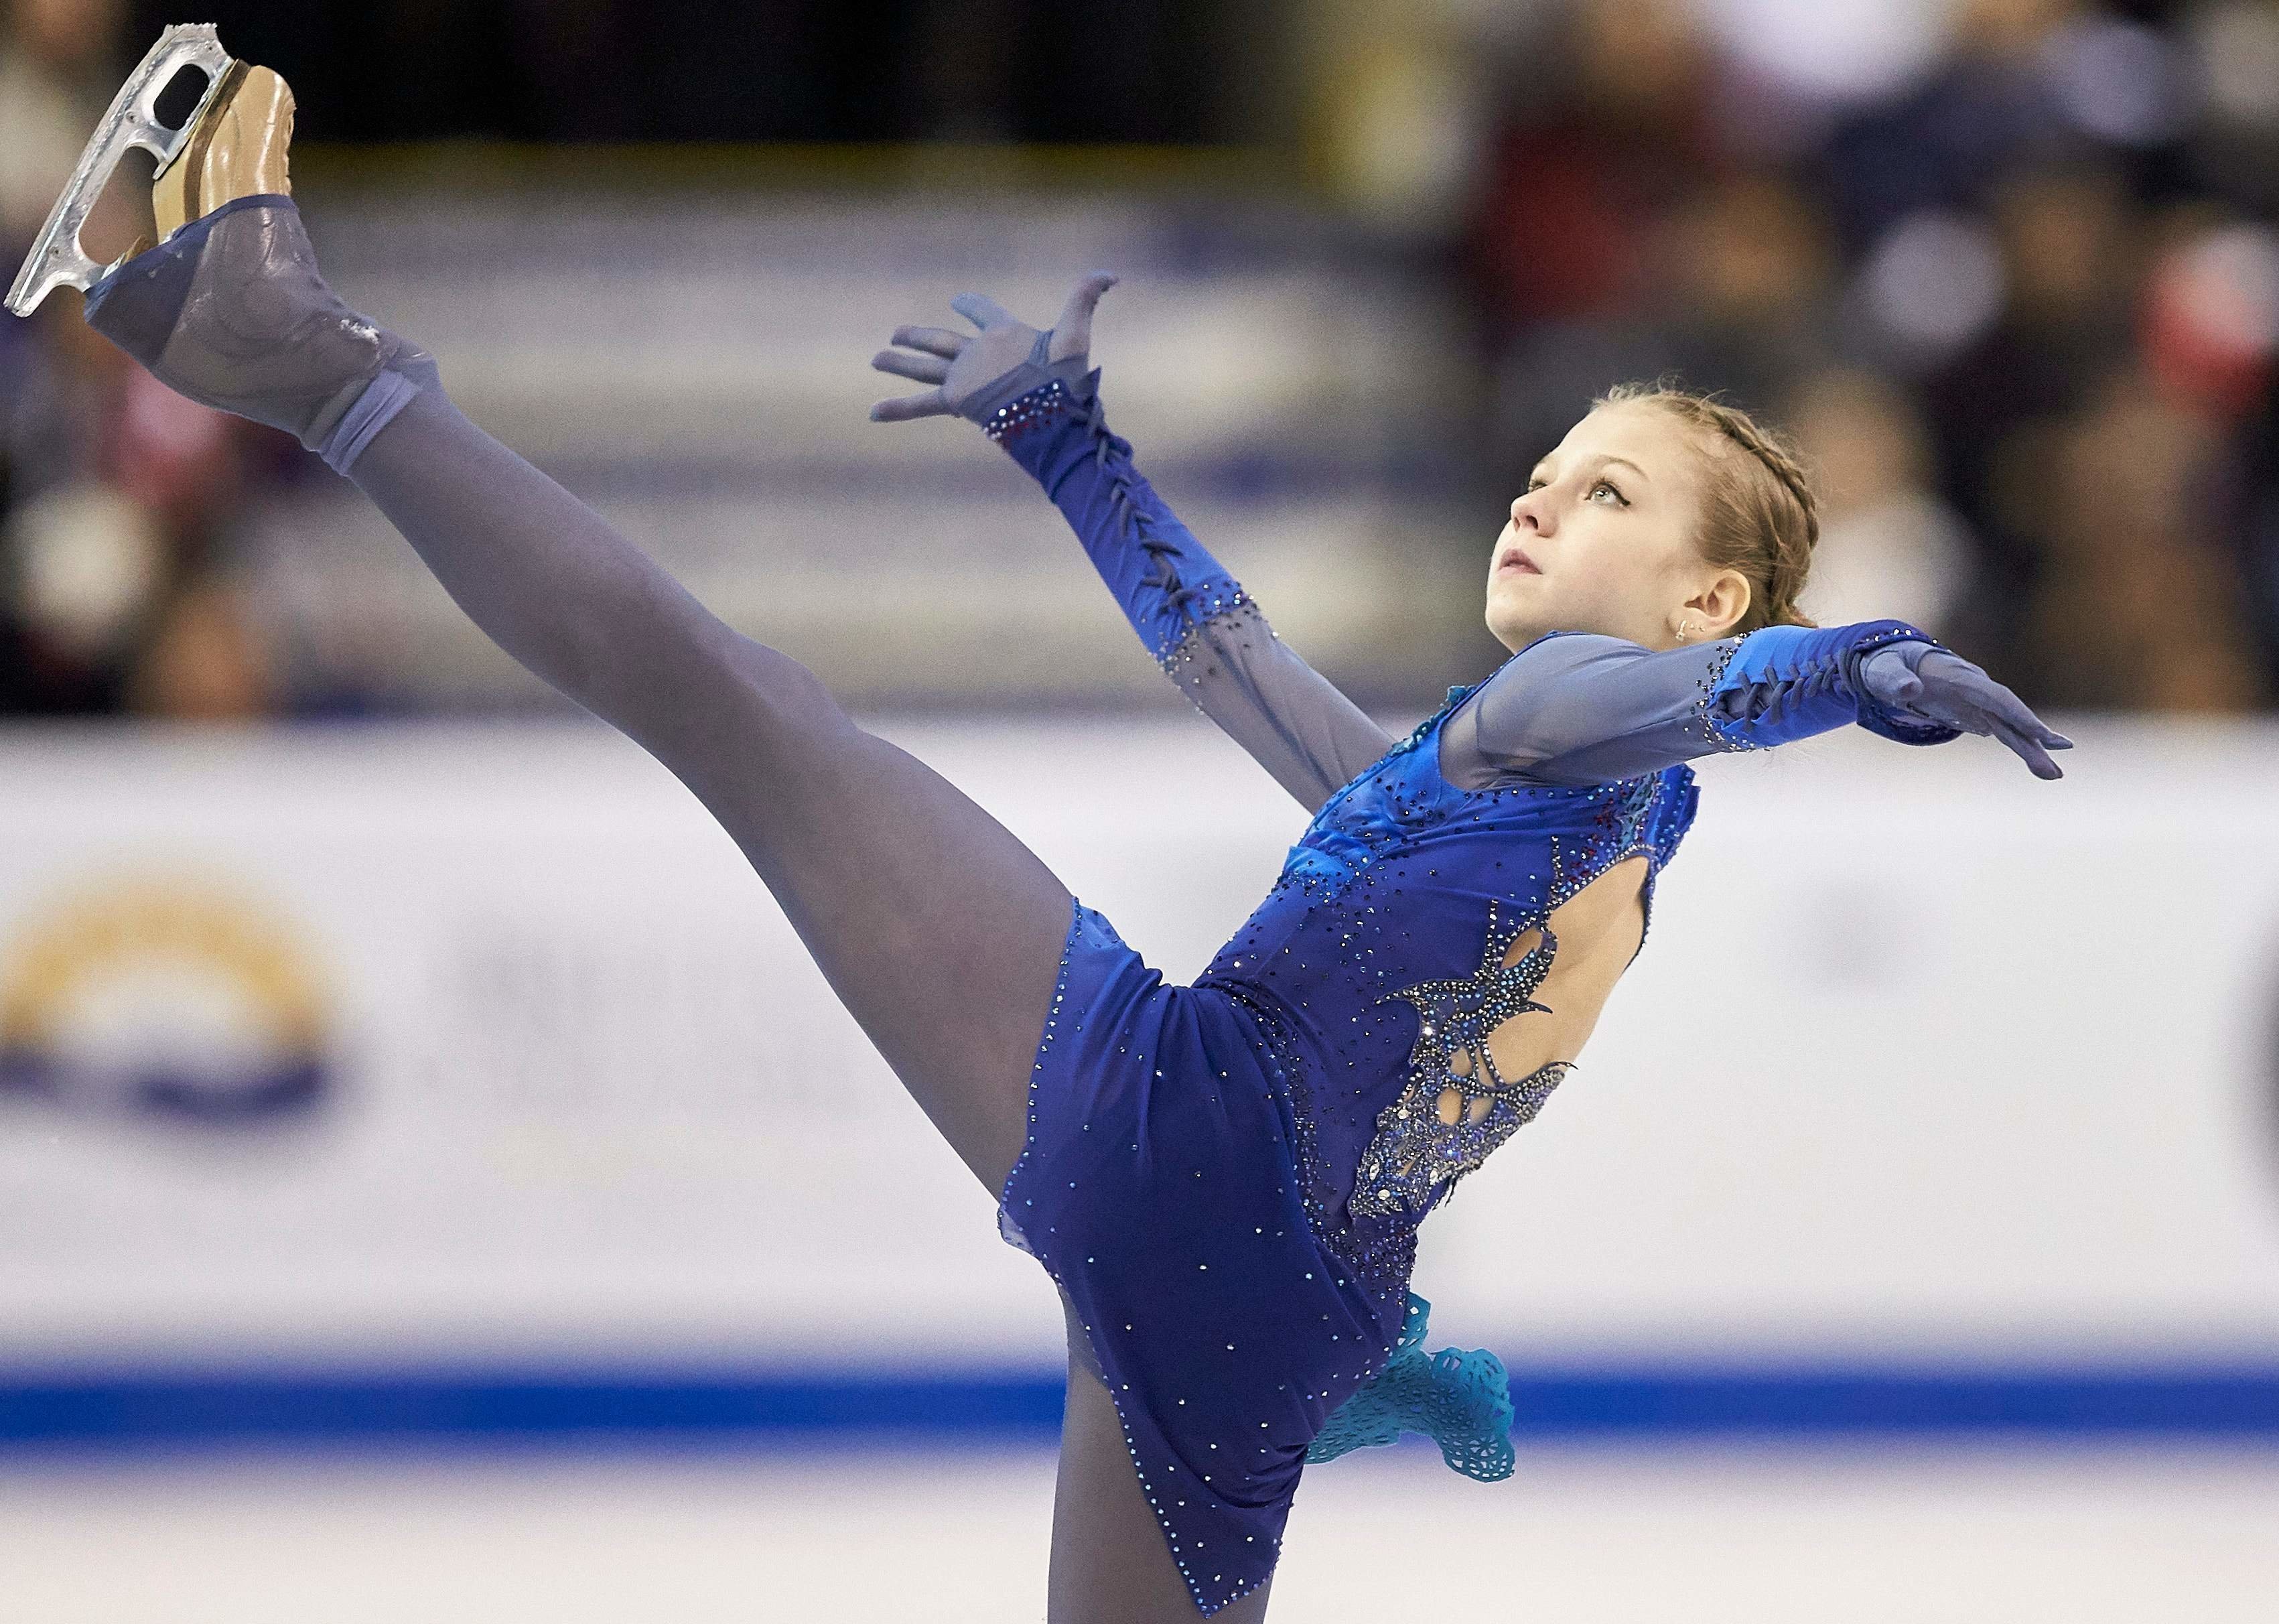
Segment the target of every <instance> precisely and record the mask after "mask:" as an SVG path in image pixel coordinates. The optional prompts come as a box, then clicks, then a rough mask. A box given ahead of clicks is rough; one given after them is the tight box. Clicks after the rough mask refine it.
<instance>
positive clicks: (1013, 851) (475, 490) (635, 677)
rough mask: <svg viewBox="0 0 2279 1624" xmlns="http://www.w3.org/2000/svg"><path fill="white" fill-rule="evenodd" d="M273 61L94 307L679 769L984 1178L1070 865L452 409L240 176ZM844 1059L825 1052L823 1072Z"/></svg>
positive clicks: (1065, 910) (283, 210)
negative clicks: (335, 491) (172, 206)
mask: <svg viewBox="0 0 2279 1624" xmlns="http://www.w3.org/2000/svg"><path fill="white" fill-rule="evenodd" d="M266 80H267V82H265V81H264V80H263V79H261V78H257V77H251V76H249V77H247V78H245V79H242V80H241V81H239V82H238V85H237V87H236V90H235V93H234V95H232V96H227V97H221V96H218V97H216V98H214V99H213V100H212V101H211V103H210V104H209V107H208V112H207V115H206V116H207V117H208V118H209V119H217V120H224V121H226V122H224V123H222V124H221V125H220V126H219V132H218V135H217V138H216V139H214V140H211V141H208V142H205V143H204V145H203V149H202V150H201V156H200V158H199V159H198V163H197V167H196V173H195V174H190V175H185V176H181V177H180V178H177V179H176V180H175V181H174V189H173V192H172V193H171V194H166V195H162V196H161V198H160V207H161V209H162V210H163V209H164V208H165V207H166V206H167V203H166V196H169V195H170V196H173V197H174V198H175V199H176V200H177V202H178V204H179V203H180V199H183V198H188V199H189V200H190V203H191V204H203V205H204V206H205V208H206V212H204V213H203V215H202V216H201V217H200V218H197V219H194V220H193V221H192V222H191V223H190V224H189V225H188V226H187V227H184V228H182V229H180V230H179V231H177V232H175V233H174V234H173V235H172V236H170V237H169V238H168V239H167V240H166V241H165V242H163V243H161V244H160V246H159V247H157V248H156V249H154V250H150V251H149V252H147V253H145V254H142V255H141V256H140V257H138V258H134V259H133V260H131V261H129V262H128V263H127V264H126V265H124V266H119V268H118V269H117V270H115V271H113V272H112V273H111V274H109V275H108V276H106V277H105V278H104V279H103V281H100V282H98V283H97V284H96V287H95V288H94V289H92V290H91V291H90V294H89V296H88V311H87V314H88V320H89V322H91V323H92V324H93V325H94V326H95V327H97V328H98V329H99V330H100V331H102V332H103V333H104V334H105V335H107V336H109V337H110V338H111V339H112V340H113V341H115V342H116V343H119V345H120V347H121V348H123V349H125V350H127V351H128V352H129V353H130V354H132V355H133V356H134V357H135V358H136V359H138V360H140V361H142V363H143V364H144V365H145V366H149V367H150V370H151V371H152V372H153V373H156V374H157V376H158V377H159V378H160V379H162V380H163V381H165V382H166V383H168V384H169V385H171V386H173V388H174V389H177V390H179V391H180V392H181V393H182V394H184V395H187V396H190V397H191V398H193V399H196V400H199V401H202V402H204V403H205V404H210V405H214V406H219V407H221V408H223V409H225V410H227V411H231V412H237V413H239V414H240V415H242V416H245V417H249V418H252V419H256V420H257V421H261V422H265V423H268V424H271V425H272V426H274V427H281V428H284V429H287V430H288V431H289V432H291V433H293V434H294V435H296V436H298V437H299V439H300V440H301V442H302V443H303V444H304V445H306V446H308V447H310V448H311V450H317V451H318V452H320V453H321V454H322V455H323V456H324V457H325V459H326V462H327V463H329V464H330V465H331V466H333V467H334V468H335V469H337V470H339V471H341V472H342V473H346V474H347V475H348V476H349V478H350V479H352V480H354V481H356V482H357V485H358V486H360V487H361V488H362V489H364V491H365V492H366V493H367V494H368V495H369V496H371V497H372V499H373V500H374V501H375V502H376V503H377V504H379V505H380V509H381V511H382V512H385V513H386V514H387V515H388V519H389V520H391V522H393V523H394V524H395V527H396V528H397V529H398V530H400V531H401V532H402V533H403V535H404V536H405V538H406V539H407V540H408V541H410V542H411V545H412V546H413V547H414V548H415V549H417V550H418V553H419V555H420V557H421V558H423V559H424V560H425V561H426V564H427V565H428V566H429V567H430V568H431V569H432V570H433V571H434V573H435V576H436V578H437V579H438V580H439V581H441V582H442V584H443V586H444V587H445V589H447V590H449V593H450V594H451V596H452V597H453V598H454V599H455V600H456V601H457V603H458V604H459V605H460V606H461V607H462V608H463V609H464V610H465V611H466V612H467V613H468V614H469V615H470V616H471V617H472V619H473V620H474V621H475V622H476V624H477V625H479V626H480V627H482V629H483V630H484V631H485V632H486V633H487V634H488V635H490V636H491V637H492V638H493V639H494V640H495V642H497V643H499V645H500V646H501V647H503V648H504V649H505V650H507V651H508V652H509V653H510V654H511V655H513V656H514V657H515V658H517V659H518V660H519V661H521V662H522V664H523V665H525V666H527V667H529V668H530V669H531V670H532V671H533V672H534V673H537V674H538V675H539V676H541V678H543V679H544V680H545V681H548V682H549V683H550V684H552V685H553V686H554V687H555V688H556V689H559V690H560V691H561V692H563V693H564V694H565V695H567V696H569V697H571V698H572V699H574V700H575V701H577V702H578V703H579V704H581V705H583V706H585V707H586V708H587V710H589V711H592V712H595V714H596V715H598V716H601V717H602V719H604V720H607V721H609V722H610V723H611V724H612V725H613V726H615V727H618V728H620V729H622V730H623V731H624V732H625V733H626V734H627V735H630V736H632V737H633V739H634V740H636V741H637V742H639V743H641V746H642V747H643V748H644V749H646V750H648V751H649V752H650V753H651V754H652V755H654V756H656V758H658V759H659V760H660V761H662V762H663V763H664V765H665V766H668V767H669V768H671V771H672V772H673V773H674V774H676V775H677V776H679V779H680V780H681V781H682V782H683V783H685V784H687V786H688V788H689V789H691V790H692V791H694V793H695V795H696V796H697V797H698V798H699V799H700V800H702V802H703V804H704V805H705V806H706V807H707V808H708V809H710V812H712V814H713V816H714V817H716V818H717V820H719V822H720V823H721V825H722V826H723V827H725V829H726V830H727V831H728V833H729V834H730V835H732V836H733V838H734V839H735V841H736V843H737V844H738V845H739V846H740V848H741V849H742V850H743V852H744V854H745V856H746V857H747V858H748V859H749V860H750V862H751V864H752V866H753V867H754V868H755V869H756V870H757V871H758V873H759V874H760V876H761V877H762V879H763V880H764V881H766V883H767V885H768V887H769V889H771V891H773V893H774V894H775V897H776V898H777V900H778V901H779V903H780V904H782V906H783V908H784V911H785V912H786V913H787V915H788V916H789V918H790V920H791V921H792V923H793V925H794V927H796V928H797V930H798V931H799V933H800V935H801V938H802V941H804V942H805V943H806V944H807V946H808V949H809V951H810V952H811V953H812V954H813V955H814V957H815V959H816V962H817V964H818V965H819V966H821V967H822V969H823V971H824V974H825V975H826V976H827V977H828V978H829V980H830V981H831V984H832V986H833V989H835V990H836V991H837V992H838V994H839V996H840V998H841V999H843V1000H844V1001H845V1003H846V1004H847V1006H848V1009H849V1010H850V1011H852V1012H854V1014H855V1016H856V1019H857V1020H859V1021H860V1022H861V1023H862V1026H863V1030H864V1031H865V1032H866V1033H867V1034H868V1035H870V1037H871V1041H872V1042H873V1043H875V1044H876V1045H877V1046H878V1048H879V1051H880V1052H881V1053H883V1054H884V1055H885V1056H886V1060H887V1061H888V1063H889V1064H890V1065H891V1066H893V1067H894V1070H895V1072H896V1074H898V1075H899V1076H900V1077H901V1078H902V1081H903V1082H904V1083H905V1085H906V1086H907V1087H908V1088H909V1091H910V1092H911V1094H912V1095H913V1096H914V1097H916V1098H917V1102H918V1104H919V1105H920V1106H921V1107H922V1108H923V1109H924V1110H925V1112H926V1113H927V1115H928V1116H929V1117H931V1118H932V1120H933V1121H934V1123H935V1125H936V1126H937V1127H938V1128H940V1130H941V1132H942V1133H943V1135H945V1136H946V1137H947V1138H948V1140H949V1142H950V1143H951V1145H952V1146H953V1147H954V1148H955V1150H956V1151H957V1153H958V1155H959V1156H960V1157H961V1158H963V1160H964V1161H965V1163H966V1165H967V1166H969V1167H970V1168H971V1170H972V1171H973V1173H974V1174H975V1175H976V1176H977V1177H978V1178H979V1179H980V1180H981V1181H983V1183H984V1184H985V1185H986V1187H987V1188H988V1189H990V1191H991V1192H992V1193H993V1194H994V1193H995V1192H996V1191H997V1190H998V1189H1000V1188H1001V1185H1002V1183H1003V1181H1004V1180H1005V1178H1006V1177H1007V1175H1008V1174H1009V1172H1010V1170H1011V1167H1012V1166H1013V1163H1014V1161H1015V1159H1016V1158H1017V1156H1018V1154H1019V1152H1020V1149H1021V1146H1022V1143H1023V1141H1024V1128H1025V1122H1026V1104H1027V1088H1028V1081H1029V1076H1030V1072H1031V1067H1032V1062H1033V1059H1034V1057H1035V1052H1036V1047H1037V1040H1038V1037H1039V1035H1040V1032H1041V1031H1042V1029H1043V1026H1044V1020H1045V1015H1046V1010H1047V1004H1049V1003H1050V1001H1051V997H1052V991H1053V986H1054V982H1055V976H1056V974H1057V970H1058V966H1059V960H1060V955H1061V951H1062V947H1063V943H1064V941H1065V939H1066V935H1067V932H1068V927H1069V924H1070V910H1071V906H1072V900H1071V898H1070V894H1069V892H1068V890H1067V889H1066V888H1065V887H1064V886H1063V885H1062V884H1061V883H1060V881H1058V880H1057V879H1055V877H1054V875H1053V874H1052V873H1051V871H1050V870H1049V869H1047V867H1046V866H1045V865H1044V864H1043V863H1042V862H1041V861H1040V860H1039V859H1038V858H1036V856H1035V855H1034V854H1032V852H1031V851H1030V850H1028V849H1027V848H1026V847H1025V846H1024V845H1022V843H1020V842H1019V841H1017V839H1015V838H1014V837H1013V836H1012V835H1010V834H1009V833H1008V832H1007V831H1006V830H1005V828H1004V827H1002V826H1001V825H1000V824H999V823H998V822H997V821H996V820H994V818H992V817H990V816H989V815H988V814H987V813H986V812H983V811H982V810H981V808H979V807H978V806H977V805H975V804H973V802H971V800H969V799H968V798H966V797H964V796H963V795H962V794H960V793H959V792H958V791H957V790H956V789H955V788H953V787H952V786H951V785H950V784H948V782H947V781H944V780H943V779H942V778H941V777H940V775H939V774H935V773H934V772H932V770H931V769H930V768H928V767H926V766H924V765H923V764H922V763H920V762H918V761H917V760H915V759H914V758H911V757H910V756H909V755H908V754H907V753H906V752H904V751H903V750H900V749H898V748H897V747H895V746H894V745H893V744H891V743H887V742H886V741H885V740H883V739H879V738H877V737H874V736H873V735H870V734H868V733H866V732H864V731H863V729H862V728H860V727H856V725H855V724H854V722H853V721H851V720H849V719H848V716H847V714H846V712H844V711H842V710H841V709H840V706H839V705H838V704H836V703H835V702H834V701H833V699H832V697H830V695H828V694H827V693H825V691H824V689H823V688H822V686H821V685H820V684H819V683H818V682H817V681H816V679H815V677H814V676H813V675H812V674H811V673H810V672H809V671H808V670H807V669H806V668H805V667H803V666H801V665H800V664H799V663H798V662H797V661H795V660H794V659H792V658H789V657H787V656H786V655H784V654H781V653H779V652H778V651H776V650H773V649H770V648H765V647H763V646H762V645H760V644H758V643H754V642H753V641H751V640H750V639H749V638H747V637H744V636H741V635H738V634H737V633H735V632H733V630H731V629H730V628H729V627H726V626H725V625H724V624H722V623H721V622H720V621H719V620H717V618H715V617H714V616H713V615H712V614H710V612H707V611H706V610H705V609H704V608H703V606H702V605H701V604H698V603H697V602H696V601H695V599H694V598H693V597H691V596H689V594H688V593H687V592H686V591H685V590H683V589H681V587H680V586H679V584H678V583H677V582H675V581H673V580H672V579H671V577H669V576H668V575H666V574H665V573H664V571H663V570H661V569H659V568H658V567H657V566H656V564H655V563H653V562H652V561H651V560H650V559H649V558H648V557H647V556H646V555H645V554H643V553H642V552H641V550H639V549H638V548H636V547H634V546H633V545H632V544H631V543H628V542H626V541H625V540H624V539H623V538H622V537H621V536H619V535H618V534H617V533H616V532H615V531H613V530H612V529H611V528H610V527H609V525H608V524H607V523H605V522H604V521H603V520H602V519H601V518H600V516H599V515H597V514H595V512H593V511H592V510H591V509H590V508H588V507H587V506H586V505H585V504H583V503H581V502H579V500H577V499H576V498H575V497H573V496H571V495H570V494H569V493H568V492H567V491H565V490H564V489H562V488H561V487H560V486H558V485H556V483H555V482H554V481H552V480H550V479H549V478H548V477H547V476H546V475H545V474H543V473H540V472H539V470H537V469H536V468H534V467H533V466H531V465H530V464H529V463H527V462H526V461H525V460H523V458H520V457H518V456H517V455H515V453H513V452H512V451H510V450H507V448H505V447H504V446H503V445H501V444H500V443H498V442H496V441H495V440H494V439H492V438H491V437H490V436H489V435H487V434H485V433H484V432H483V431H482V430H481V429H480V428H478V427H476V426H475V425H474V424H472V423H471V422H470V421H468V420H467V419H466V418H465V417H464V416H463V415H461V413H460V412H458V411H457V408H456V407H455V406H454V405H453V404H452V403H451V402H450V400H449V398H448V396H446V395H445V394H444V392H443V389H442V387H441V381H440V379H439V377H438V374H437V372H436V368H435V365H434V361H433V360H432V359H431V358H429V357H428V356H426V354H424V353H423V352H421V351H420V350H417V349H415V348H414V347H413V346H411V344H409V343H405V342H404V341H403V340H402V339H401V338H398V337H396V336H395V335H393V334H391V333H388V332H387V331H385V330H383V329H381V328H380V327H377V326H375V325H374V324H372V322H370V321H367V320H365V319H364V318H362V317H360V316H358V315H357V314H356V313H355V312H352V311H350V310H349V309H348V308H347V306H345V305H344V304H341V301H340V300H339V298H338V297H337V296H334V293H333V292H332V290H331V289H329V288H328V287H327V286H326V284H325V282H324V281H323V279H322V278H321V277H320V276H319V275H318V269H317V262H316V256H315V254H314V252H313V251H312V250H311V247H310V243H309V240H308V237H307V235H306V234H305V233H304V231H303V227H302V222H301V219H300V216H299V213H298V211H297V210H296V209H295V206H294V204H293V203H292V201H291V200H290V198H289V197H288V196H283V195H281V193H280V192H279V191H276V190H269V191H253V192H247V191H246V190H245V189H246V188H247V187H249V186H269V187H272V188H275V187H281V185H282V184H283V144H282V142H281V140H279V139H275V138H274V136H275V135H276V132H277V130H278V125H279V120H278V119H277V118H276V117H274V116H273V115H274V113H275V112H276V110H277V108H278V107H279V105H280V102H279V99H278V98H279V95H280V93H281V91H282V85H281V82H278V81H274V76H273V75H269V76H266ZM272 87H273V88H272ZM249 98H250V99H249ZM282 105H283V106H284V107H285V108H286V109H288V111H289V100H287V101H285V102H284V103H283V104H282ZM195 149H197V143H196V142H195V141H194V142H192V143H191V145H190V146H189V147H186V148H185V150H184V153H183V161H184V162H188V160H189V158H190V156H191V152H192V150H195ZM177 167H178V168H179V167H180V165H177ZM167 182H168V177H166V176H162V177H161V188H162V192H163V191H164V189H165V187H166V185H167ZM758 565H759V567H762V568H764V567H765V561H764V560H761V561H758ZM836 1058H837V1057H834V1056H830V1055H817V1057H815V1063H816V1066H817V1072H818V1074H820V1075H823V1076H828V1075H829V1074H831V1072H832V1071H833V1063H834V1061H835V1059H836Z"/></svg>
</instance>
